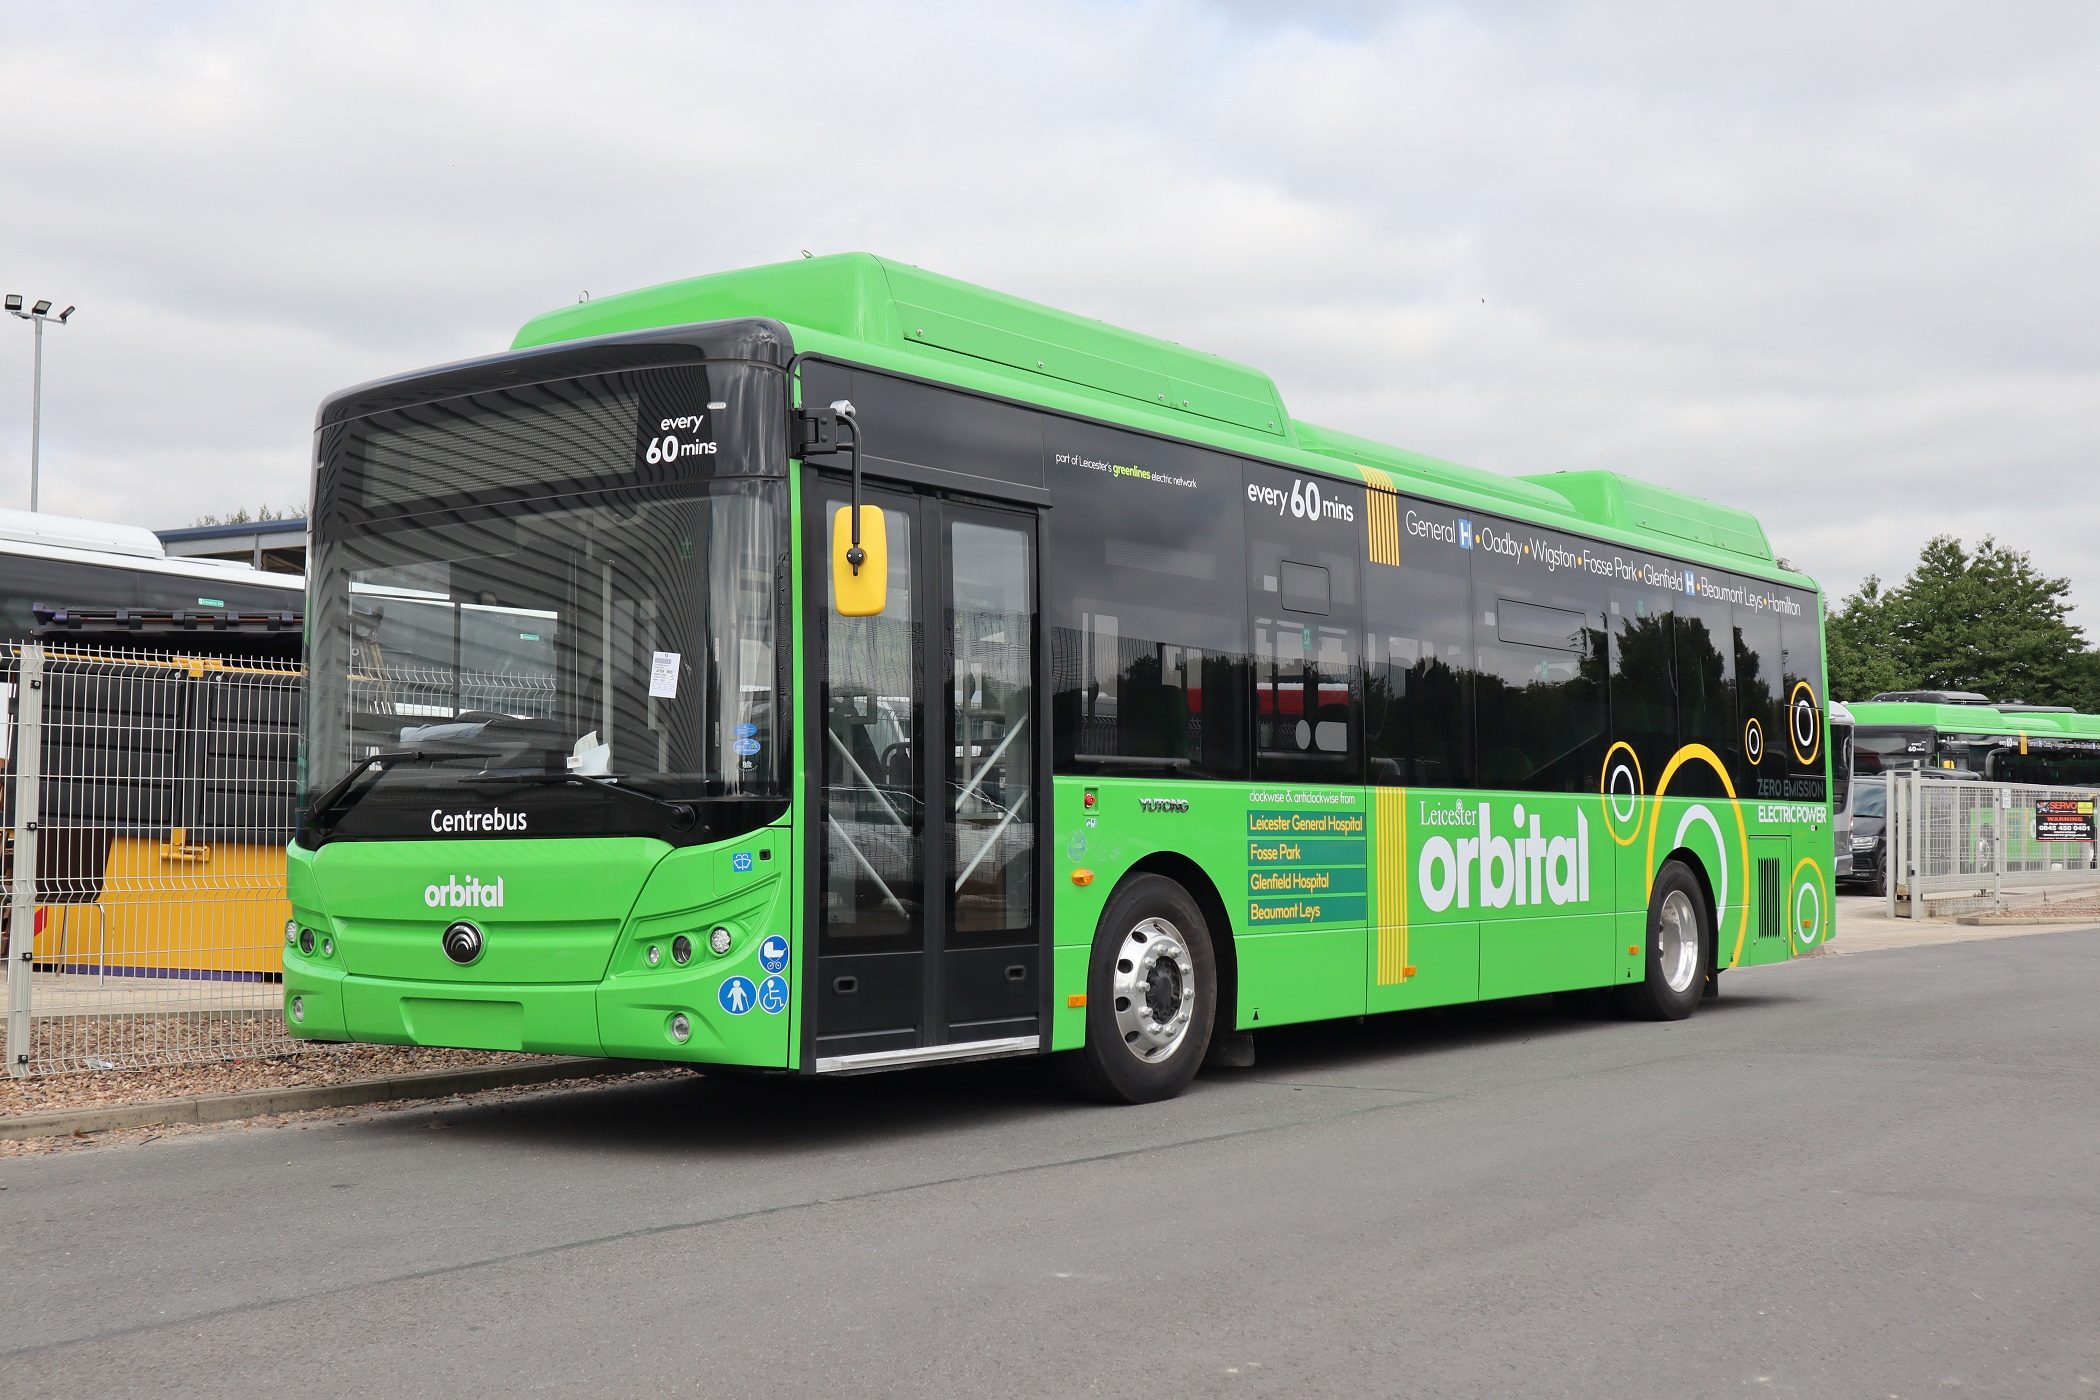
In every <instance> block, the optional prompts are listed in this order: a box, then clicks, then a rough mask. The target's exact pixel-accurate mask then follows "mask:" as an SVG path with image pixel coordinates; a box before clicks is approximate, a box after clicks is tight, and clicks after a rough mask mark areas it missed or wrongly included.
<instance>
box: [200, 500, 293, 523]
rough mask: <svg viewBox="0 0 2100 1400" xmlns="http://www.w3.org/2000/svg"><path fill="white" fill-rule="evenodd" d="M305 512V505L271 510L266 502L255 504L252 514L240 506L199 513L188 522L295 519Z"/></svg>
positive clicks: (248, 521)
mask: <svg viewBox="0 0 2100 1400" xmlns="http://www.w3.org/2000/svg"><path fill="white" fill-rule="evenodd" d="M305 514H306V507H305V506H300V507H298V508H297V509H295V510H272V509H271V508H270V507H269V506H268V505H267V504H264V505H260V506H257V507H256V508H255V513H254V514H253V515H250V514H249V513H248V508H247V507H246V506H242V507H241V508H240V509H239V510H236V511H231V512H228V513H227V514H225V515H200V516H198V517H197V518H196V519H195V520H192V521H191V522H190V524H191V525H249V524H254V523H257V522H260V521H265V520H297V519H299V518H300V517H302V516H304V515H305Z"/></svg>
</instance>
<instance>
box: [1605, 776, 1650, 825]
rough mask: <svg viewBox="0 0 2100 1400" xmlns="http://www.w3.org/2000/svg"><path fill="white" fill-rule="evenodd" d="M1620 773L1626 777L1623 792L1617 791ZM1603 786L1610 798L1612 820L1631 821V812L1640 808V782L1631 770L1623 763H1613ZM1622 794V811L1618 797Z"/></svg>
mask: <svg viewBox="0 0 2100 1400" xmlns="http://www.w3.org/2000/svg"><path fill="white" fill-rule="evenodd" d="M1622 775H1623V776H1624V777H1625V779H1626V791H1625V793H1624V794H1621V793H1620V792H1619V778H1620V777H1621V776H1622ZM1604 786H1605V793H1606V796H1607V797H1609V798H1610V800H1611V815H1612V820H1614V821H1621V822H1630V821H1632V820H1633V814H1634V813H1635V812H1637V811H1639V810H1640V800H1641V794H1640V783H1639V780H1638V779H1637V778H1635V777H1634V776H1633V770H1632V769H1631V768H1629V767H1627V766H1626V765H1625V764H1623V763H1614V764H1613V765H1612V768H1611V776H1610V777H1608V778H1606V779H1605V780H1604ZM1622 795H1623V796H1624V797H1625V799H1626V810H1625V811H1623V812H1622V811H1620V810H1619V798H1620V797H1621V796H1622Z"/></svg>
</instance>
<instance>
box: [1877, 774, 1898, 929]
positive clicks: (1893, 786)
mask: <svg viewBox="0 0 2100 1400" xmlns="http://www.w3.org/2000/svg"><path fill="white" fill-rule="evenodd" d="M1882 834H1883V836H1884V837H1885V838H1886V839H1884V840H1883V842H1882V847H1881V865H1882V870H1881V889H1882V893H1883V895H1884V897H1886V899H1887V900H1888V908H1887V910H1886V911H1885V912H1886V914H1887V917H1889V918H1891V919H1893V918H1895V917H1896V877H1897V874H1898V872H1899V870H1900V868H1901V866H1902V864H1903V775H1902V774H1901V773H1896V772H1891V773H1890V774H1889V815H1888V829H1887V830H1886V831H1885V832H1883V833H1882Z"/></svg>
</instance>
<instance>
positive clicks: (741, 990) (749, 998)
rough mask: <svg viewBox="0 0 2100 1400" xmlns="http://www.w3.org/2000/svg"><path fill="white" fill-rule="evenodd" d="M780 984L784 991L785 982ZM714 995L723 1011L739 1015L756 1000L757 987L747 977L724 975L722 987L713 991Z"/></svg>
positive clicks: (748, 1008) (770, 980)
mask: <svg viewBox="0 0 2100 1400" xmlns="http://www.w3.org/2000/svg"><path fill="white" fill-rule="evenodd" d="M766 980H767V981H769V982H772V981H778V980H779V979H778V978H771V977H769V978H767V979H766ZM780 985H781V990H782V992H783V993H785V991H786V990H787V983H785V982H782V983H781V984H780ZM715 997H716V999H717V1000H718V1001H720V1002H721V1003H722V1009H723V1010H724V1011H727V1012H728V1013H729V1014H730V1015H732V1016H741V1015H743V1014H744V1013H745V1012H746V1011H749V1010H750V1009H751V1003H752V1002H754V1001H757V1000H758V988H756V987H754V986H752V985H751V979H750V978H748V977H725V978H723V979H722V988H721V990H720V991H718V992H716V993H715Z"/></svg>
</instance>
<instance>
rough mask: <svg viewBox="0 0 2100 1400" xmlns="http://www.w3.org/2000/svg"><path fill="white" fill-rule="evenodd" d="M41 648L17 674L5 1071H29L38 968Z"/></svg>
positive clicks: (37, 645) (28, 652)
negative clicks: (33, 978)
mask: <svg viewBox="0 0 2100 1400" xmlns="http://www.w3.org/2000/svg"><path fill="white" fill-rule="evenodd" d="M43 758H44V644H43V643H42V642H27V643H24V644H23V646H22V652H21V665H20V667H19V669H18V670H17V671H16V673H15V743H14V778H15V810H14V812H13V817H14V823H15V864H14V872H13V879H12V880H10V881H9V889H8V898H9V907H8V925H7V926H8V930H9V943H8V947H9V951H10V952H11V953H12V954H13V956H12V957H10V958H9V959H8V960H7V1072H8V1073H9V1074H10V1075H13V1076H14V1077H15V1078H17V1079H19V1078H21V1077H22V1076H24V1075H26V1074H28V1073H29V1005H30V1002H29V997H30V989H31V986H32V985H33V984H32V983H31V980H30V979H31V976H32V975H33V974H34V972H35V970H36V965H35V963H34V962H33V961H32V957H33V955H34V954H35V951H36V838H37V829H36V828H37V822H38V820H39V815H40V812H39V806H38V802H37V798H38V796H39V795H40V789H41V788H42V786H43V781H42V780H43Z"/></svg>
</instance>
